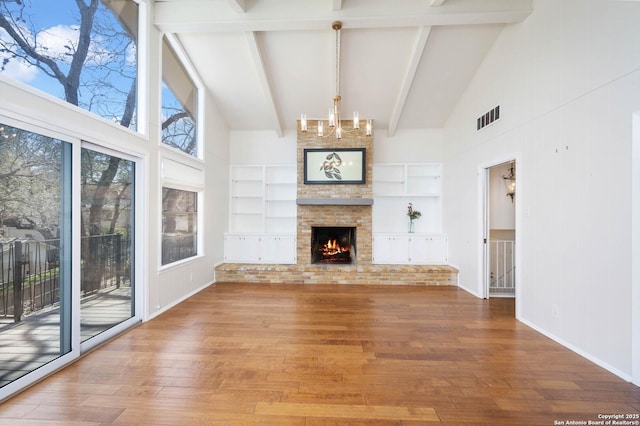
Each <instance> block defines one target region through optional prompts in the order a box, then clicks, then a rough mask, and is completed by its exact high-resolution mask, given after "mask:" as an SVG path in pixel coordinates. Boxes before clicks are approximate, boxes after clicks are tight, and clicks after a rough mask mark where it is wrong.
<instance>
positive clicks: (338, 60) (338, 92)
mask: <svg viewBox="0 0 640 426" xmlns="http://www.w3.org/2000/svg"><path fill="white" fill-rule="evenodd" d="M336 96H340V28H338V29H336Z"/></svg>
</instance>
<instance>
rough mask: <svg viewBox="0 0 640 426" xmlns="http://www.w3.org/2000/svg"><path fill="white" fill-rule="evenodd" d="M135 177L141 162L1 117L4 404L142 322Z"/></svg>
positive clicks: (0, 392)
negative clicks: (137, 287)
mask: <svg viewBox="0 0 640 426" xmlns="http://www.w3.org/2000/svg"><path fill="white" fill-rule="evenodd" d="M81 145H83V146H84V147H82V148H80V146H81ZM135 175H136V163H135V159H132V158H125V156H124V155H118V153H115V152H112V151H105V150H102V151H101V150H100V149H98V148H95V149H92V148H91V146H90V145H89V144H83V143H82V142H81V141H79V140H74V139H72V138H69V139H68V140H65V141H63V140H62V139H56V138H54V137H50V136H45V135H43V134H40V133H38V132H36V131H29V130H26V129H23V128H19V127H17V126H16V125H15V124H14V125H13V126H12V125H8V124H2V123H0V268H1V270H0V348H1V349H0V400H2V399H3V398H4V397H6V396H8V395H10V394H12V393H13V392H15V391H16V390H19V389H20V388H22V387H24V386H27V385H29V384H30V383H33V382H35V381H36V380H38V379H40V378H42V377H44V376H45V375H46V374H49V373H51V372H53V371H55V369H57V368H60V367H62V366H64V365H65V364H66V363H68V362H70V361H72V360H73V359H74V358H77V357H78V356H79V355H80V354H81V353H82V352H83V351H84V350H86V349H89V348H91V347H92V346H95V345H97V344H99V343H101V342H103V341H105V340H106V339H108V338H110V337H112V336H114V335H115V334H116V333H118V332H120V331H122V330H124V329H125V328H127V327H129V326H131V325H132V324H134V323H135V322H137V321H139V320H140V317H141V315H140V313H139V309H136V300H137V299H136V291H135V280H134V277H135V257H134V252H135V250H134V240H135V238H134V237H135V233H136V232H135V220H134V216H135V208H134V207H135V199H136V197H135Z"/></svg>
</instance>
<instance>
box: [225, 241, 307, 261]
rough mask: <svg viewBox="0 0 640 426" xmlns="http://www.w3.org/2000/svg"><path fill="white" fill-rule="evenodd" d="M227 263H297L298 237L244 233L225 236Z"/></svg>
mask: <svg viewBox="0 0 640 426" xmlns="http://www.w3.org/2000/svg"><path fill="white" fill-rule="evenodd" d="M224 261H225V262H227V263H268V264H279V263H282V264H294V263H296V237H295V236H293V235H242V234H227V235H225V237H224Z"/></svg>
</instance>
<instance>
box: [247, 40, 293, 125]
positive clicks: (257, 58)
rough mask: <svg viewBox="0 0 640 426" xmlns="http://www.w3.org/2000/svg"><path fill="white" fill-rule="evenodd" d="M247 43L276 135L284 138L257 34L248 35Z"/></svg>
mask: <svg viewBox="0 0 640 426" xmlns="http://www.w3.org/2000/svg"><path fill="white" fill-rule="evenodd" d="M247 41H248V43H249V50H250V51H251V56H252V57H253V63H254V64H255V66H256V72H257V74H258V79H259V80H260V86H261V87H262V90H263V91H264V94H265V97H266V99H267V103H268V104H269V110H270V112H271V119H272V121H273V125H274V128H275V131H276V134H277V135H278V137H282V136H283V135H284V130H283V129H284V127H283V125H282V119H281V118H280V115H279V114H278V108H277V107H276V99H275V95H274V91H273V84H272V83H271V77H270V75H269V72H268V71H267V67H266V64H265V62H264V55H263V54H262V49H261V48H260V43H259V41H258V38H257V35H256V33H254V32H249V33H247Z"/></svg>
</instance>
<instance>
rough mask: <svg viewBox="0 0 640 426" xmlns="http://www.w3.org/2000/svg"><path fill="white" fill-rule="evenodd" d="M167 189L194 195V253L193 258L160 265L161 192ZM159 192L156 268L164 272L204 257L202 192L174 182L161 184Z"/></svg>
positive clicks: (161, 255)
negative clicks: (158, 242)
mask: <svg viewBox="0 0 640 426" xmlns="http://www.w3.org/2000/svg"><path fill="white" fill-rule="evenodd" d="M165 188H167V189H174V190H178V191H184V192H191V193H194V194H196V244H195V245H196V253H195V254H194V255H193V256H189V257H185V258H182V259H178V260H175V261H173V262H169V263H166V264H164V265H163V264H162V257H163V253H162V246H163V244H162V238H163V235H164V229H163V228H164V210H163V204H164V197H163V190H164V189H165ZM159 191H160V195H159V203H160V206H159V208H158V210H159V216H160V217H159V220H158V224H159V228H160V229H159V234H158V235H159V237H160V244H159V245H160V249H159V250H158V266H159V269H160V271H166V270H169V269H172V268H175V267H178V266H181V265H184V264H185V263H189V262H194V261H197V260H199V259H201V258H203V257H204V253H203V247H204V244H203V241H204V239H203V236H202V234H203V232H202V229H203V222H204V220H203V217H204V215H203V212H202V210H203V209H202V207H203V199H204V198H203V191H202V189H201V188H196V187H194V186H190V185H181V184H176V183H174V182H168V181H163V182H162V183H161V185H159Z"/></svg>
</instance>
